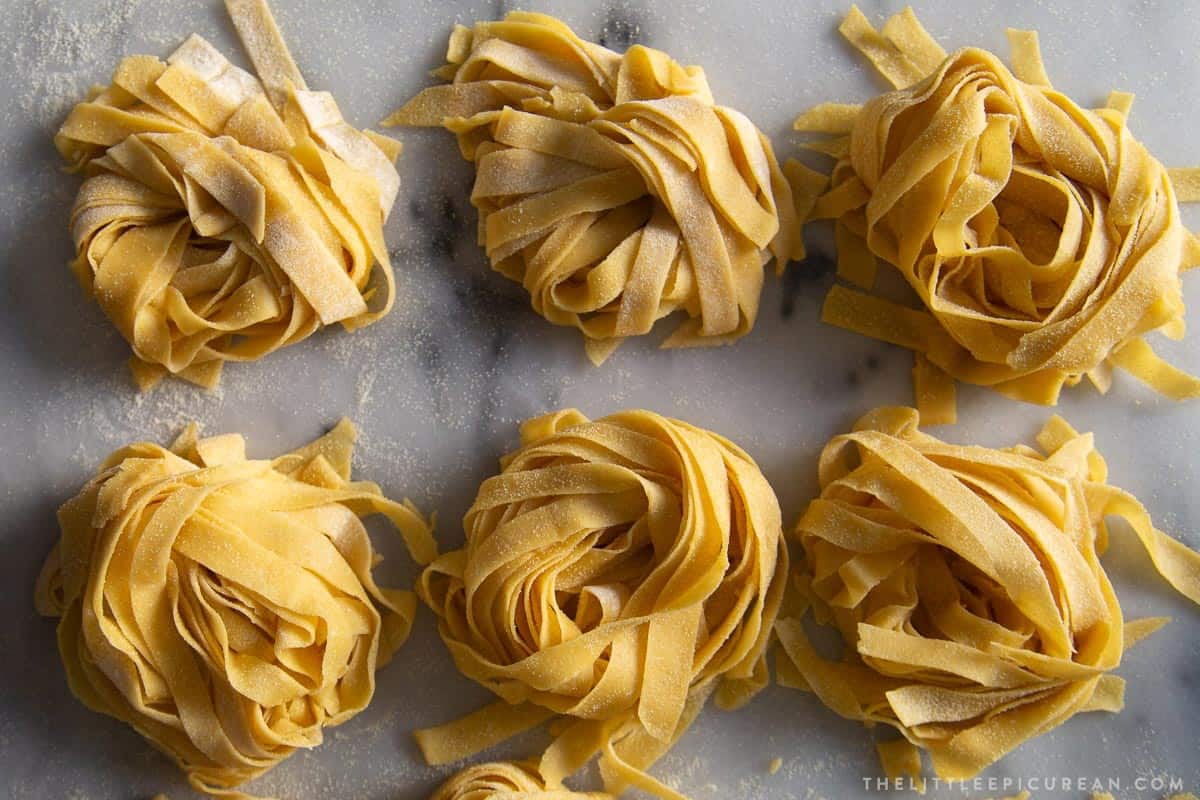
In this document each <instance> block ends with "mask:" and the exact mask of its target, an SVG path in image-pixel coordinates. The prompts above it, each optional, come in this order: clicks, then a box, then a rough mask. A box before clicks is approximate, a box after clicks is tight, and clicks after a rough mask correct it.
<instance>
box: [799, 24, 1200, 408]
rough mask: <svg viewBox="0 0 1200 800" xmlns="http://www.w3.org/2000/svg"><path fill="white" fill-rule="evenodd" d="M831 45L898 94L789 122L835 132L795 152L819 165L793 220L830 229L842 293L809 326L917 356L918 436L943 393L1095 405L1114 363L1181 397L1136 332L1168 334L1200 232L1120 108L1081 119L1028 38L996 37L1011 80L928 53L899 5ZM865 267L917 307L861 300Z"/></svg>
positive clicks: (1184, 179)
mask: <svg viewBox="0 0 1200 800" xmlns="http://www.w3.org/2000/svg"><path fill="white" fill-rule="evenodd" d="M841 31H842V33H843V35H844V36H845V37H846V38H847V39H848V40H849V41H850V43H851V44H852V45H853V46H854V47H855V48H857V49H858V50H859V51H860V52H861V53H863V55H864V56H866V57H867V58H868V59H869V60H870V61H871V62H872V63H873V64H874V66H875V67H876V68H877V69H878V70H879V72H880V73H881V74H882V75H883V76H884V77H885V78H886V79H887V80H889V81H890V82H891V83H892V84H893V85H894V86H896V87H897V91H894V92H889V93H887V94H884V95H881V96H879V97H876V98H875V99H873V100H871V101H870V102H868V103H867V104H866V105H864V106H861V107H858V106H847V105H840V104H833V103H827V104H825V105H822V106H818V107H816V108H814V109H812V110H811V111H809V112H807V113H805V114H802V115H801V116H800V117H799V118H798V119H797V120H796V128H797V129H798V130H802V131H818V132H823V133H831V134H836V135H838V136H839V137H840V138H836V139H833V140H830V141H824V142H819V143H815V144H814V145H813V147H814V148H815V149H818V150H820V151H821V152H824V153H827V154H829V155H832V156H834V157H836V158H837V165H836V166H835V167H834V169H833V173H832V187H831V188H828V190H827V191H825V192H824V193H821V195H820V197H819V198H816V197H813V198H810V202H812V203H813V205H812V209H813V211H812V214H811V218H812V219H822V218H827V219H834V220H836V221H837V222H836V226H837V244H838V272H839V275H840V276H841V277H842V278H844V279H845V280H847V281H849V282H850V283H852V284H854V285H855V286H856V287H858V288H857V289H852V288H847V287H844V286H836V287H834V289H833V290H832V291H831V292H830V294H829V296H828V299H827V301H826V303H825V309H824V318H825V320H826V321H828V322H831V323H833V324H835V325H839V326H841V327H844V328H848V329H850V330H854V331H857V332H860V333H863V334H866V335H868V336H872V337H874V338H877V339H882V340H883V341H887V342H891V343H893V344H897V345H900V346H902V347H906V348H909V349H911V350H913V351H915V352H916V358H917V367H916V371H915V378H916V384H917V387H916V388H917V399H918V405H919V407H920V409H921V412H922V418H923V419H924V420H925V421H926V422H927V423H935V422H949V421H953V418H954V383H953V380H958V381H963V382H966V383H973V384H978V385H982V386H989V387H992V388H993V389H995V390H997V391H999V392H1002V393H1004V394H1006V395H1008V396H1011V397H1015V398H1019V399H1021V400H1026V401H1029V402H1035V403H1044V404H1054V403H1055V402H1057V399H1058V395H1059V391H1060V390H1061V388H1062V387H1063V385H1068V386H1073V385H1075V384H1076V383H1078V382H1079V381H1080V380H1081V378H1082V377H1083V376H1085V375H1086V376H1087V377H1088V378H1089V379H1090V380H1091V381H1092V383H1094V384H1095V386H1097V387H1098V388H1099V389H1100V390H1101V391H1107V389H1108V387H1109V385H1110V381H1111V373H1112V368H1113V367H1119V368H1121V369H1124V370H1126V371H1128V372H1130V373H1132V374H1133V375H1134V376H1136V377H1137V378H1139V379H1141V380H1143V381H1145V382H1146V383H1148V384H1150V385H1151V386H1153V387H1154V388H1155V389H1157V390H1158V391H1159V392H1161V393H1163V394H1165V395H1167V396H1168V397H1172V398H1176V399H1182V398H1189V397H1196V396H1200V380H1197V379H1195V378H1193V377H1191V376H1189V375H1186V374H1184V373H1182V372H1180V371H1179V370H1177V369H1175V368H1173V367H1170V366H1169V365H1167V364H1166V363H1165V362H1163V361H1162V360H1161V359H1159V358H1158V357H1157V356H1156V355H1155V354H1154V353H1153V351H1152V350H1151V349H1150V346H1149V345H1148V344H1146V342H1145V340H1144V339H1143V338H1142V337H1143V336H1144V335H1145V334H1146V333H1148V332H1150V331H1156V330H1157V331H1160V332H1162V333H1164V334H1166V335H1168V336H1170V337H1172V338H1178V337H1180V336H1182V335H1183V328H1184V325H1183V311H1184V308H1183V298H1182V293H1181V286H1180V279H1179V276H1180V272H1181V271H1183V270H1185V269H1188V268H1190V267H1194V266H1197V265H1198V264H1200V238H1197V237H1196V236H1194V235H1193V234H1191V233H1189V232H1188V231H1187V230H1186V229H1185V228H1184V226H1183V223H1182V222H1181V221H1180V217H1179V207H1178V202H1177V201H1178V200H1184V201H1189V200H1191V201H1195V200H1200V170H1168V169H1166V168H1165V167H1163V165H1162V164H1160V163H1159V162H1158V161H1157V160H1156V159H1155V158H1154V157H1153V156H1151V155H1150V153H1149V152H1148V151H1147V150H1146V148H1145V147H1144V146H1143V145H1142V144H1141V143H1139V142H1138V141H1137V140H1136V139H1135V138H1134V137H1133V135H1132V133H1130V130H1129V128H1128V125H1127V115H1128V112H1129V106H1130V103H1131V102H1132V99H1133V98H1132V96H1131V95H1128V94H1123V93H1120V92H1114V93H1113V94H1112V96H1111V97H1110V99H1109V102H1108V105H1107V106H1106V107H1105V108H1102V109H1098V110H1095V111H1092V110H1088V109H1084V108H1081V107H1080V106H1078V105H1077V104H1076V103H1074V102H1073V101H1072V100H1071V99H1070V98H1068V97H1066V96H1064V95H1063V94H1061V93H1059V92H1058V91H1056V90H1055V89H1053V88H1052V87H1051V86H1050V82H1049V80H1048V79H1047V78H1046V74H1045V70H1044V68H1043V66H1042V61H1041V55H1040V52H1039V49H1038V41H1037V35H1036V34H1034V33H1031V32H1027V31H1009V38H1010V40H1011V42H1012V46H1013V61H1014V65H1015V66H1014V70H1013V71H1010V70H1009V69H1008V68H1007V67H1006V66H1005V65H1004V64H1003V63H1001V61H1000V59H998V58H997V57H996V56H994V55H992V54H991V53H989V52H987V51H984V50H979V49H975V48H968V49H964V50H959V51H958V52H956V53H954V54H952V55H950V56H947V55H946V53H945V51H944V50H942V48H941V47H940V46H938V44H937V43H936V42H935V41H934V40H933V39H932V37H930V35H929V34H928V33H927V32H926V31H925V29H924V28H922V27H921V25H920V23H919V22H917V19H916V17H915V16H914V15H913V13H912V11H911V9H909V10H906V11H904V12H903V13H901V14H897V15H896V16H894V17H892V18H891V19H890V20H889V21H888V23H887V24H886V25H885V26H884V28H883V30H882V32H878V31H876V30H875V29H874V28H873V27H871V24H870V23H869V22H868V21H867V19H866V17H864V16H863V15H862V13H861V12H859V11H858V9H857V8H855V9H854V10H852V11H851V13H850V14H849V15H848V16H847V17H846V20H845V22H844V23H843V24H842V28H841ZM806 185H807V186H808V187H809V189H810V191H812V192H813V194H814V195H815V194H817V193H819V190H820V188H821V186H822V181H821V180H820V179H819V178H817V177H816V176H815V175H814V174H809V176H808V180H807V182H806ZM825 185H828V182H825ZM876 258H880V259H883V260H884V261H886V262H887V263H889V264H892V265H893V266H895V267H896V268H897V269H898V270H899V271H900V273H901V274H902V275H903V276H904V278H905V280H906V281H907V282H908V283H909V285H910V286H912V288H913V289H914V290H915V291H916V293H917V295H918V296H919V297H920V300H921V302H922V303H923V305H924V310H914V309H910V308H906V307H903V306H900V305H897V304H895V303H892V302H890V301H888V300H884V299H881V298H879V297H875V296H873V295H871V294H869V293H867V292H866V291H862V290H869V289H870V288H871V287H872V286H873V284H874V280H875V264H876ZM951 379H953V380H951Z"/></svg>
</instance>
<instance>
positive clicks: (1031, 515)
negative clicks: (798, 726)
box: [776, 408, 1200, 780]
mask: <svg viewBox="0 0 1200 800" xmlns="http://www.w3.org/2000/svg"><path fill="white" fill-rule="evenodd" d="M917 423H918V414H917V412H916V411H915V410H913V409H908V408H882V409H878V410H876V411H874V412H872V413H870V414H868V415H867V416H866V417H864V418H863V419H862V420H860V421H859V422H858V424H857V425H855V427H854V431H853V432H852V433H849V434H845V435H842V436H837V437H835V438H834V439H833V440H831V441H830V442H829V444H828V445H826V447H825V449H824V451H823V452H822V454H821V458H820V462H819V475H820V483H821V495H820V497H819V498H818V499H816V500H814V501H813V502H812V503H811V504H810V505H809V507H808V509H807V510H806V511H805V513H804V515H803V516H802V517H801V519H800V521H799V522H798V524H797V525H796V528H795V535H796V538H797V539H798V540H799V543H800V545H801V546H802V548H803V553H804V557H803V559H802V560H801V561H800V563H799V565H798V569H797V585H798V586H799V588H800V592H799V593H798V595H799V597H798V603H797V606H798V608H799V609H800V612H801V613H800V616H796V615H789V616H788V618H787V619H780V620H779V622H778V623H777V625H776V629H777V632H778V635H779V639H780V641H781V643H782V645H783V647H784V653H785V654H786V658H784V659H781V663H780V669H781V671H780V678H781V682H783V683H785V684H789V685H792V686H797V687H800V688H804V689H808V690H811V691H813V692H815V693H816V694H817V696H818V697H819V698H820V699H821V701H822V702H824V703H825V704H826V705H827V706H829V707H830V708H831V709H833V710H834V711H836V712H837V713H838V714H840V715H842V716H844V717H846V718H849V719H856V720H861V721H863V722H865V723H867V724H869V725H870V724H874V723H884V724H887V725H890V726H892V727H894V728H895V729H897V730H898V731H899V732H900V733H901V734H902V735H903V737H904V738H903V739H900V740H897V741H893V742H888V743H885V744H883V745H881V746H880V752H881V755H882V756H883V758H884V765H885V768H886V769H887V771H888V772H889V773H891V774H892V775H893V777H895V776H896V775H897V774H899V773H902V772H907V773H909V774H910V775H911V776H912V777H914V778H916V777H917V776H919V774H920V759H919V753H918V751H917V749H916V748H918V747H919V748H924V749H926V750H928V751H929V752H930V754H931V756H932V759H933V765H934V768H935V770H936V772H937V774H938V775H939V776H940V777H941V778H943V779H950V780H963V779H967V778H970V777H972V776H974V775H975V774H977V773H978V772H979V771H980V770H982V769H984V768H985V767H987V766H988V765H989V764H991V763H992V762H994V761H996V760H998V759H999V758H1001V757H1002V756H1003V755H1004V754H1005V753H1007V752H1009V751H1010V750H1012V749H1013V748H1015V747H1017V746H1018V745H1020V744H1021V743H1022V742H1024V741H1025V740H1027V739H1030V738H1032V737H1035V736H1038V735H1040V734H1042V733H1044V732H1046V731H1048V730H1050V729H1051V728H1053V727H1055V726H1057V725H1059V724H1060V723H1062V722H1064V721H1065V720H1067V719H1068V718H1069V717H1071V716H1072V715H1074V714H1076V713H1078V712H1082V711H1093V710H1103V711H1112V712H1115V711H1119V710H1120V709H1121V706H1122V703H1123V692H1124V682H1123V681H1122V680H1121V679H1120V678H1118V677H1117V676H1115V675H1113V674H1111V672H1112V670H1114V669H1115V668H1116V667H1117V666H1118V665H1119V664H1120V661H1121V655H1122V652H1123V650H1124V649H1125V648H1127V647H1129V646H1131V645H1132V644H1134V643H1135V642H1137V641H1138V640H1139V639H1141V638H1142V637H1144V636H1146V635H1147V634H1149V633H1151V632H1153V631H1154V630H1156V629H1157V628H1158V627H1160V626H1161V625H1162V624H1164V623H1165V622H1166V621H1167V620H1166V619H1142V620H1136V621H1126V620H1125V619H1124V618H1123V616H1122V613H1121V607H1120V605H1119V604H1118V602H1117V597H1116V595H1115V594H1114V592H1113V588H1112V585H1111V584H1110V582H1109V579H1108V577H1107V575H1106V574H1105V571H1104V569H1103V567H1102V566H1101V564H1100V561H1099V556H1100V554H1101V553H1103V552H1104V550H1105V549H1106V547H1107V543H1108V530H1107V528H1106V526H1105V517H1106V516H1109V515H1116V516H1119V517H1123V518H1124V519H1125V520H1126V521H1127V522H1128V523H1129V524H1130V526H1131V527H1132V529H1133V530H1134V531H1135V532H1136V534H1137V536H1138V537H1139V538H1140V540H1141V542H1142V544H1143V545H1144V546H1145V548H1146V550H1147V551H1148V552H1149V554H1150V556H1151V558H1152V559H1153V561H1154V564H1155V566H1156V567H1157V569H1158V570H1159V572H1160V573H1161V574H1162V575H1163V576H1164V577H1165V578H1166V579H1167V580H1168V581H1169V582H1170V583H1171V584H1172V585H1174V586H1175V587H1176V588H1177V589H1178V590H1179V591H1180V592H1182V593H1183V594H1185V595H1186V596H1187V597H1189V598H1191V599H1192V600H1193V601H1195V602H1200V554H1197V553H1195V552H1193V551H1191V550H1189V549H1188V548H1187V547H1186V546H1184V545H1183V544H1181V543H1180V542H1178V541H1176V540H1174V539H1171V538H1170V537H1169V536H1167V535H1166V534H1164V533H1162V532H1160V531H1158V530H1156V529H1155V528H1154V526H1153V525H1152V524H1151V522H1150V518H1149V516H1148V515H1147V513H1146V510H1145V509H1144V508H1143V507H1142V506H1141V504H1140V503H1138V501H1137V500H1136V499H1134V498H1133V497H1132V496H1130V495H1129V494H1127V493H1126V492H1124V491H1122V490H1120V489H1118V488H1116V487H1113V486H1110V485H1108V484H1107V483H1106V467H1105V464H1104V461H1103V459H1102V458H1101V457H1100V456H1099V454H1098V453H1096V451H1095V450H1094V447H1093V440H1092V435H1091V434H1082V435H1081V434H1078V433H1076V432H1075V431H1074V430H1073V429H1072V428H1071V427H1070V426H1069V425H1068V424H1067V423H1066V422H1064V421H1063V420H1062V419H1061V418H1059V417H1055V418H1053V419H1052V420H1051V421H1050V422H1049V423H1048V424H1047V425H1046V427H1045V428H1044V429H1043V431H1042V432H1041V434H1040V435H1039V436H1038V443H1039V445H1040V446H1041V448H1042V450H1041V451H1039V450H1035V449H1033V448H1030V447H1024V446H1018V447H1013V448H1009V449H1004V450H993V449H989V448H984V447H962V446H957V445H951V444H947V443H945V442H942V441H940V440H938V439H936V438H934V437H932V436H929V435H927V434H924V433H922V432H920V431H919V430H918V429H917ZM806 608H811V610H812V612H813V614H814V615H815V618H816V620H817V621H818V622H821V623H824V624H832V625H834V626H836V628H837V630H838V631H839V632H840V633H841V637H842V640H843V642H844V644H845V650H844V653H843V657H842V659H841V660H840V661H837V662H832V661H827V660H825V659H823V658H822V657H821V656H819V655H818V654H817V652H816V651H815V649H814V648H813V646H812V644H811V643H810V641H809V638H808V636H807V633H806V631H805V628H804V626H803V624H802V617H803V614H804V612H805V610H806Z"/></svg>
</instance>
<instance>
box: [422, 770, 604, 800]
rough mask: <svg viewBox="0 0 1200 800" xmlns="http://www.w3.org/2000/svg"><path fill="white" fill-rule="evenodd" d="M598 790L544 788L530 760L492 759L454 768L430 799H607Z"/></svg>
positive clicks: (543, 783) (544, 785)
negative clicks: (526, 762)
mask: <svg viewBox="0 0 1200 800" xmlns="http://www.w3.org/2000/svg"><path fill="white" fill-rule="evenodd" d="M610 798H611V795H607V794H603V793H600V792H573V791H571V790H570V789H547V788H546V784H545V782H544V781H543V780H542V779H541V776H539V775H538V773H537V768H536V767H535V766H533V765H530V764H515V763H512V762H510V761H492V762H489V763H486V764H475V765H473V766H470V767H467V768H466V769H464V770H461V771H460V772H456V773H455V774H454V775H452V776H451V777H450V779H449V780H448V781H446V782H445V783H443V784H442V785H441V786H440V787H438V790H437V791H436V792H434V793H433V797H432V798H430V800H610Z"/></svg>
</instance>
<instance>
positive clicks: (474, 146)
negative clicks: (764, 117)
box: [384, 12, 807, 364]
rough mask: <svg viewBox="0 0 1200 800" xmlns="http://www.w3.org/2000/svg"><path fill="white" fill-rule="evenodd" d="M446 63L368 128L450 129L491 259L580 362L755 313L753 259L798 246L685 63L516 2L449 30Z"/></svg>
mask: <svg viewBox="0 0 1200 800" xmlns="http://www.w3.org/2000/svg"><path fill="white" fill-rule="evenodd" d="M447 60H448V61H449V63H448V64H447V65H446V67H444V68H443V69H442V70H440V71H439V72H438V74H439V75H440V76H441V77H443V78H446V79H447V80H450V81H452V82H451V83H450V84H448V85H442V86H434V87H431V88H428V89H426V90H424V91H423V92H421V93H420V94H419V95H417V96H416V97H415V98H413V99H412V100H411V101H409V102H408V103H407V104H406V105H405V106H404V107H403V108H401V109H400V110H399V111H397V112H396V113H395V114H393V115H392V116H391V117H389V118H388V119H387V120H386V121H385V123H384V124H387V125H425V126H439V125H440V126H443V127H445V128H447V129H448V130H451V131H453V132H454V133H456V134H457V135H458V141H459V145H460V147H461V150H462V153H463V156H464V157H466V158H467V159H469V160H471V161H473V162H475V165H476V178H475V188H474V191H473V192H472V194H471V202H472V203H473V204H474V205H475V207H476V208H478V209H479V239H480V243H481V244H482V245H483V246H484V247H485V248H486V249H487V254H488V256H489V258H490V259H491V263H492V267H493V268H494V269H495V270H496V271H498V272H500V273H503V274H504V275H506V276H508V277H509V278H511V279H512V280H514V281H517V282H519V283H521V284H522V285H523V286H524V287H525V288H526V290H528V292H529V295H530V300H531V302H532V304H533V308H534V310H535V311H537V312H538V313H539V314H541V315H542V316H543V317H545V318H546V319H547V320H549V321H550V322H552V323H554V324H556V325H565V326H572V327H576V328H578V329H579V330H580V331H581V332H582V333H583V336H584V341H585V345H586V349H587V353H588V355H589V357H590V358H591V359H592V361H593V362H595V363H597V364H598V363H600V362H602V361H603V360H604V359H606V358H607V357H608V356H609V355H610V354H611V353H612V352H613V350H614V349H616V347H617V346H618V345H619V344H620V342H621V341H622V340H623V339H625V338H626V337H629V336H638V335H641V334H644V333H648V332H649V331H650V329H651V327H652V326H653V325H654V323H655V322H656V321H657V320H659V319H661V318H662V317H665V316H667V315H669V314H672V313H674V312H676V311H681V312H683V313H685V314H686V315H687V317H688V319H687V320H685V321H684V322H683V323H682V324H681V325H680V326H679V327H678V328H677V329H676V331H675V332H674V333H673V334H672V335H671V337H670V338H669V339H667V341H666V343H665V344H664V346H666V347H685V346H694V345H716V344H726V343H729V342H731V341H733V340H735V339H737V338H739V337H741V336H743V335H745V334H746V333H747V332H748V331H749V330H750V328H751V327H752V326H753V325H754V320H755V317H756V316H757V314H758V303H759V295H760V293H761V290H762V283H763V266H764V264H765V263H766V262H767V261H770V260H771V259H774V260H775V262H776V267H777V268H778V269H780V270H782V268H783V267H784V265H786V263H787V262H788V261H790V260H798V259H801V258H803V256H804V245H803V240H802V239H801V236H800V227H799V225H798V224H797V218H798V214H797V207H796V205H795V201H794V200H793V194H792V189H791V187H790V186H789V183H788V180H787V178H786V177H785V175H784V173H783V171H781V170H780V168H779V165H778V164H777V162H776V160H775V154H774V152H773V150H772V148H771V144H770V142H769V141H768V139H767V138H766V136H764V135H763V134H762V132H761V131H759V130H758V129H757V128H755V127H754V125H753V124H752V123H751V122H750V121H749V120H748V119H746V117H745V116H743V115H742V114H740V113H739V112H737V111H735V110H733V109H731V108H727V107H725V106H719V105H715V104H714V101H713V98H712V95H711V92H710V91H709V87H708V83H707V81H706V80H705V77H704V73H703V71H701V70H700V68H699V67H684V66H682V65H680V64H678V63H676V62H675V61H673V60H671V58H670V57H669V56H667V55H666V54H665V53H662V52H659V51H657V50H651V49H649V48H646V47H642V46H641V45H635V46H634V47H631V48H630V49H629V51H628V52H626V53H625V54H624V55H620V54H618V53H615V52H613V51H611V50H608V49H606V48H604V47H601V46H600V45H598V44H595V43H593V42H587V41H584V40H583V39H580V38H579V37H578V36H576V35H575V33H574V32H573V31H571V29H570V28H568V27H567V26H566V25H564V24H563V23H562V22H560V21H559V20H557V19H555V18H553V17H549V16H546V15H544V14H533V13H526V12H512V13H510V14H508V16H506V17H505V18H504V20H503V21H500V22H479V23H476V24H475V26H474V27H473V28H470V29H468V28H464V27H462V26H459V27H458V28H456V29H455V32H454V35H453V36H452V37H451V40H450V47H449V52H448V54H447ZM801 210H802V211H803V212H804V213H806V212H807V209H801Z"/></svg>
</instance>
